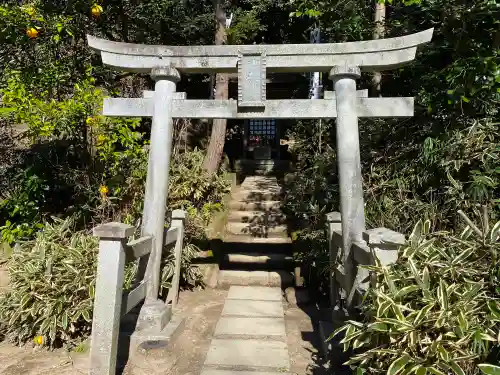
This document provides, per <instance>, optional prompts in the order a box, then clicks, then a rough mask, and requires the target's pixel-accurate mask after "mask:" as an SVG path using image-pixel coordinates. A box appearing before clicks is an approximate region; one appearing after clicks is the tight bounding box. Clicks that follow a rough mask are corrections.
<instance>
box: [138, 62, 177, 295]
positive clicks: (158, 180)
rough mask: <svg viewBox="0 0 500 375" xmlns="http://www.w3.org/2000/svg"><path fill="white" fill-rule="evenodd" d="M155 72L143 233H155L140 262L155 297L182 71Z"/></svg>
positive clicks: (158, 280) (167, 68)
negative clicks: (174, 111) (148, 251)
mask: <svg viewBox="0 0 500 375" xmlns="http://www.w3.org/2000/svg"><path fill="white" fill-rule="evenodd" d="M151 76H152V77H153V79H155V81H156V84H155V90H154V98H153V100H154V112H153V122H152V126H151V146H150V151H149V162H148V175H147V179H146V193H145V197H144V213H143V217H142V235H143V236H152V237H153V248H152V251H151V255H150V256H149V259H147V258H146V259H144V260H143V261H141V262H140V265H139V272H138V278H142V277H143V276H144V274H145V277H146V279H147V280H148V287H147V293H146V298H147V299H149V300H153V301H155V300H156V299H157V298H158V289H159V286H160V267H159V264H160V261H161V253H162V249H163V234H164V230H165V210H166V203H167V195H168V177H169V176H168V174H169V168H170V155H171V151H172V136H173V120H172V100H173V97H174V93H175V90H176V83H177V82H178V81H179V80H180V74H179V72H178V71H177V70H176V69H175V68H172V67H170V66H168V65H167V66H162V67H158V68H154V69H152V71H151Z"/></svg>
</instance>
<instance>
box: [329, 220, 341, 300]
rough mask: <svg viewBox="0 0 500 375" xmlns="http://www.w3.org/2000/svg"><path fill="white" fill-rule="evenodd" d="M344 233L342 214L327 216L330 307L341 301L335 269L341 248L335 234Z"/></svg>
mask: <svg viewBox="0 0 500 375" xmlns="http://www.w3.org/2000/svg"><path fill="white" fill-rule="evenodd" d="M341 231H342V219H341V215H340V212H330V213H328V214H326V234H327V236H328V239H327V240H328V248H329V253H330V254H329V260H330V264H329V267H328V274H329V276H330V306H331V307H334V306H335V305H336V304H337V303H338V301H339V292H340V290H339V288H338V283H337V281H336V279H335V273H336V272H335V268H336V264H337V257H338V255H339V250H340V247H339V246H338V244H336V243H335V241H334V240H333V234H334V232H341Z"/></svg>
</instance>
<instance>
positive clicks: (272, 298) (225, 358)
mask: <svg viewBox="0 0 500 375" xmlns="http://www.w3.org/2000/svg"><path fill="white" fill-rule="evenodd" d="M288 371H290V358H289V353H288V345H287V340H286V330H285V319H284V311H283V300H282V292H281V289H280V288H263V287H245V286H231V288H230V289H229V292H228V296H227V298H226V302H225V304H224V309H223V310H222V314H221V317H220V319H219V322H218V323H217V326H216V328H215V333H214V338H213V339H212V342H211V344H210V348H209V350H208V353H207V356H206V358H205V363H204V369H203V371H202V375H277V374H287V373H288Z"/></svg>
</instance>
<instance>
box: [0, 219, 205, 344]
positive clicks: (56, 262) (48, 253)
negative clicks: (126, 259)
mask: <svg viewBox="0 0 500 375" xmlns="http://www.w3.org/2000/svg"><path fill="white" fill-rule="evenodd" d="M53 220H54V223H53V224H45V227H44V229H43V230H41V231H39V232H38V233H37V235H36V237H35V239H33V240H30V241H26V242H23V243H20V244H18V245H17V246H16V247H15V248H14V250H13V251H12V254H11V255H10V258H9V259H8V261H7V266H8V270H9V275H10V280H11V281H10V289H11V290H10V291H9V292H7V293H6V294H4V295H1V296H0V333H2V335H3V336H5V337H6V338H7V339H8V340H9V341H11V342H13V343H16V344H19V343H25V342H27V341H29V340H31V339H32V338H34V337H35V336H42V337H43V343H44V344H47V345H49V346H50V347H54V346H60V345H66V346H72V345H74V344H75V343H76V342H78V341H80V340H81V339H82V338H84V337H86V336H88V335H89V334H90V331H91V328H92V324H91V322H92V311H93V300H94V290H95V282H96V270H97V254H98V239H97V238H95V237H93V236H92V234H91V233H89V232H88V231H78V232H74V221H75V220H74V218H67V219H65V220H61V219H53ZM196 253H197V248H196V247H194V246H193V245H191V244H189V243H185V247H184V249H183V252H182V258H181V286H184V287H195V286H197V285H200V284H201V282H202V274H201V273H200V271H199V270H198V268H197V267H194V266H192V264H191V260H192V259H193V258H194V257H195V256H196ZM174 260H175V258H174V255H173V252H169V253H166V254H165V255H164V258H163V262H162V273H161V291H160V292H161V294H162V295H166V291H167V290H168V288H170V286H171V280H172V276H173V273H174ZM136 265H137V263H129V264H128V265H127V267H126V270H125V283H124V289H125V290H127V289H129V288H130V287H131V286H132V282H133V280H134V278H135V275H136V271H137V267H136Z"/></svg>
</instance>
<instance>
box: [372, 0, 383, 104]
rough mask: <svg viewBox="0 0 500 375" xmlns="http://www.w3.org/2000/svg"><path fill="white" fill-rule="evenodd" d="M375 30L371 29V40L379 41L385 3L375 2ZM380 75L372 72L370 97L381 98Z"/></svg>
mask: <svg viewBox="0 0 500 375" xmlns="http://www.w3.org/2000/svg"><path fill="white" fill-rule="evenodd" d="M373 20H374V21H375V28H374V29H373V39H381V38H383V37H384V34H385V1H384V0H375V16H374V19H373ZM381 90H382V73H380V72H373V78H372V95H373V96H381Z"/></svg>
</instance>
